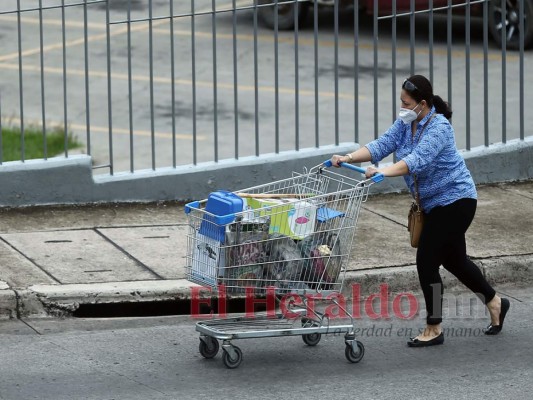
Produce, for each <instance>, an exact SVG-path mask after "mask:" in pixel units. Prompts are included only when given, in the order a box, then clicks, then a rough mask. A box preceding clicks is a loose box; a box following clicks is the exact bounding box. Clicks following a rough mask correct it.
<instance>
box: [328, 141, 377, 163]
mask: <svg viewBox="0 0 533 400" xmlns="http://www.w3.org/2000/svg"><path fill="white" fill-rule="evenodd" d="M371 160H372V155H371V154H370V151H368V149H367V148H366V146H363V147H361V148H359V149H357V150H356V151H354V152H352V153H348V154H346V155H345V156H339V155H338V154H335V155H333V156H332V157H331V163H332V164H333V165H334V166H335V167H339V166H340V165H339V164H340V163H350V164H351V163H362V162H366V161H371Z"/></svg>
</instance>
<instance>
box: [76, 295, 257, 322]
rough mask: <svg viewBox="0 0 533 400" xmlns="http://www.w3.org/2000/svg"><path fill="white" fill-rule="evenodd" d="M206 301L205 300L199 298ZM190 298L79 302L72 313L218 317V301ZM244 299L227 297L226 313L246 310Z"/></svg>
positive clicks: (91, 315)
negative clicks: (123, 301) (95, 302)
mask: <svg viewBox="0 0 533 400" xmlns="http://www.w3.org/2000/svg"><path fill="white" fill-rule="evenodd" d="M201 301H206V300H201ZM191 303H192V302H191V300H162V301H146V302H129V303H97V304H80V305H79V307H78V309H77V310H76V311H74V312H73V313H72V316H73V317H75V318H121V317H160V316H170V315H191V316H194V317H198V318H199V319H201V318H210V317H211V315H210V313H211V312H212V313H213V314H214V315H213V317H215V318H216V317H218V301H217V299H213V300H211V306H209V305H208V304H206V303H200V304H195V305H194V309H193V304H191ZM247 311H248V310H246V303H245V299H227V300H226V313H228V314H230V313H244V312H247ZM253 311H254V312H262V311H265V307H264V306H263V305H262V304H256V306H255V309H254V310H253Z"/></svg>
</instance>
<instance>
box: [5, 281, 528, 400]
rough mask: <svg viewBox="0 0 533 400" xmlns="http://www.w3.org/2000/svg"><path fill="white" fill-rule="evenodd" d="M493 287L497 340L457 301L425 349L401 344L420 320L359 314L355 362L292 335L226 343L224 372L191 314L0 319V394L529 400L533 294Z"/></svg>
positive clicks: (340, 345) (337, 348) (325, 341)
mask: <svg viewBox="0 0 533 400" xmlns="http://www.w3.org/2000/svg"><path fill="white" fill-rule="evenodd" d="M501 293H502V295H504V296H507V297H508V298H509V299H510V300H511V309H510V312H509V314H508V317H507V319H506V320H505V327H504V329H503V332H502V333H501V334H500V335H499V336H494V337H489V336H485V335H483V334H482V332H481V329H482V328H483V327H485V326H486V324H487V323H488V316H487V315H484V314H483V309H482V308H481V309H479V310H478V311H479V313H477V314H474V315H472V313H471V312H470V311H468V310H467V309H466V308H465V306H464V305H463V306H461V305H459V308H458V311H459V312H458V315H456V316H455V317H453V318H447V319H445V322H444V325H443V327H444V329H445V334H446V337H445V343H444V345H442V346H435V347H432V348H423V349H413V348H409V347H407V346H406V340H407V337H408V336H409V334H410V333H411V332H412V331H416V330H417V329H418V328H419V327H421V326H423V325H422V321H421V320H420V319H419V318H418V317H415V318H414V319H412V320H400V319H398V318H396V317H393V318H392V319H389V320H371V319H369V318H368V317H365V316H363V318H362V319H361V320H357V321H356V327H357V328H358V329H359V330H358V332H359V335H358V339H359V340H360V341H362V342H363V343H364V345H365V348H366V352H365V356H364V358H363V359H362V361H361V362H359V363H358V364H351V363H349V362H348V361H347V360H346V359H345V357H344V340H343V337H339V336H334V335H329V336H323V337H322V340H321V341H320V343H319V344H318V345H317V346H315V347H309V346H306V345H305V344H304V343H303V342H302V340H301V338H300V337H281V338H262V339H249V340H239V341H234V342H233V343H234V344H237V345H238V346H239V347H240V348H241V349H242V352H243V362H242V364H241V365H240V367H239V368H237V369H227V368H226V367H225V366H224V365H223V363H222V361H221V356H220V353H221V352H222V351H220V353H219V354H218V355H217V356H216V357H215V358H214V359H210V360H208V359H204V358H203V357H202V356H201V355H200V354H199V352H198V343H199V340H198V333H197V332H195V322H196V321H195V320H194V319H191V318H190V317H153V318H144V319H142V318H137V319H128V318H120V319H96V320H95V319H62V320H55V319H28V320H26V319H23V320H11V321H0V349H1V361H0V398H1V399H3V400H8V399H9V400H10V399H16V400H18V399H51V400H52V399H53V400H62V399H69V400H72V399H98V400H102V399H128V400H135V399H143V400H144V399H154V400H155V399H190V398H195V399H213V398H219V399H272V398H293V399H319V398H339V399H354V398H355V399H356V398H364V399H413V400H416V399H428V398H440V399H469V400H472V399H487V398H505V399H509V400H510V399H525V398H528V397H529V395H530V393H531V391H532V390H533V379H532V375H533V364H532V363H531V360H532V359H533V350H532V348H531V346H530V345H529V343H531V341H532V340H533V334H532V332H533V317H532V316H533V313H532V308H533V292H532V290H531V288H530V287H526V288H522V289H518V288H516V287H504V288H501ZM456 295H458V296H461V295H466V296H467V297H468V296H470V295H468V294H465V293H461V292H459V293H456ZM468 307H472V306H471V305H470V306H468ZM461 314H466V315H469V316H461Z"/></svg>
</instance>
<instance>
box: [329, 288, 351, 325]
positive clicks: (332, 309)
mask: <svg viewBox="0 0 533 400" xmlns="http://www.w3.org/2000/svg"><path fill="white" fill-rule="evenodd" d="M335 298H336V299H337V303H338V304H335V303H333V304H331V305H329V306H328V307H326V311H324V314H325V315H327V316H328V317H329V318H330V319H334V318H347V317H348V314H347V313H346V298H345V297H344V296H343V295H342V294H340V293H332V294H330V295H329V296H328V297H326V299H327V300H333V299H335Z"/></svg>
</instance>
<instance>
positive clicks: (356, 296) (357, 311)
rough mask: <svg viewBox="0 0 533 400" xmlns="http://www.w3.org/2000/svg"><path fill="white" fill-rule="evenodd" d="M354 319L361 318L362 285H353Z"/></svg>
mask: <svg viewBox="0 0 533 400" xmlns="http://www.w3.org/2000/svg"><path fill="white" fill-rule="evenodd" d="M352 317H354V318H361V285H360V284H359V283H355V284H353V285H352Z"/></svg>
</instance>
